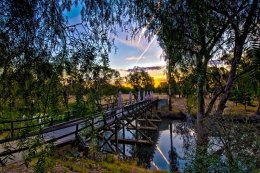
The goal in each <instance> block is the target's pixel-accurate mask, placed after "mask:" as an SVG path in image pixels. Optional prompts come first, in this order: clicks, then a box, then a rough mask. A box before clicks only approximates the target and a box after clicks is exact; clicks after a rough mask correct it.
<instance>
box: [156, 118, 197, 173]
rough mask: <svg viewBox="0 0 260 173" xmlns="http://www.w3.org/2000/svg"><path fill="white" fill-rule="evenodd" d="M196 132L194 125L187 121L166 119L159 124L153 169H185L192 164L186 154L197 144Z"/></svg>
mask: <svg viewBox="0 0 260 173" xmlns="http://www.w3.org/2000/svg"><path fill="white" fill-rule="evenodd" d="M194 134H195V133H194V130H193V127H190V126H189V124H186V123H185V122H182V121H177V120H174V121H171V120H164V121H163V122H162V123H161V124H160V126H159V139H158V141H157V145H156V148H155V149H156V150H155V154H154V156H153V158H152V161H151V162H152V163H153V164H151V169H160V170H168V171H172V172H174V171H177V170H178V171H183V170H184V168H185V166H187V165H188V164H190V160H189V159H188V158H186V156H187V155H189V154H188V153H189V152H192V146H194V145H195V136H194Z"/></svg>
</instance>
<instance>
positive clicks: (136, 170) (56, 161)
mask: <svg viewBox="0 0 260 173" xmlns="http://www.w3.org/2000/svg"><path fill="white" fill-rule="evenodd" d="M76 152H77V151H75V150H73V149H71V148H68V147H65V148H61V149H57V150H56V151H54V152H53V153H55V154H54V155H53V156H52V157H50V158H47V162H49V163H51V166H50V165H49V164H48V173H164V171H154V170H149V169H145V168H144V167H141V166H138V165H137V164H136V162H135V160H120V159H118V157H117V156H116V155H112V154H109V155H103V159H102V160H101V161H94V160H91V159H88V158H85V157H83V156H79V155H77V156H74V155H75V154H74V153H76ZM36 161H37V159H35V160H33V161H32V163H31V167H29V168H26V167H25V166H24V165H21V163H16V164H10V165H8V166H6V167H2V168H1V167H0V172H5V173H14V172H15V173H33V165H34V164H35V163H36Z"/></svg>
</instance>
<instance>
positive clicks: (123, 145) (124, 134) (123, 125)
mask: <svg viewBox="0 0 260 173" xmlns="http://www.w3.org/2000/svg"><path fill="white" fill-rule="evenodd" d="M122 124H123V139H125V121H124V120H123V123H122ZM123 155H124V156H125V144H123Z"/></svg>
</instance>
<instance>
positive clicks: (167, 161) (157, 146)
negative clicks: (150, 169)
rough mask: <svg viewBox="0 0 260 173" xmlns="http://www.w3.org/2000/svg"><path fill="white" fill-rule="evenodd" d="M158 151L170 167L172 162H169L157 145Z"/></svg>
mask: <svg viewBox="0 0 260 173" xmlns="http://www.w3.org/2000/svg"><path fill="white" fill-rule="evenodd" d="M156 149H157V150H158V151H159V153H160V154H161V155H162V157H163V159H164V160H165V161H166V162H167V164H168V165H169V164H170V162H169V160H168V159H167V158H166V157H165V155H164V154H163V152H162V150H161V149H160V147H159V146H158V145H156Z"/></svg>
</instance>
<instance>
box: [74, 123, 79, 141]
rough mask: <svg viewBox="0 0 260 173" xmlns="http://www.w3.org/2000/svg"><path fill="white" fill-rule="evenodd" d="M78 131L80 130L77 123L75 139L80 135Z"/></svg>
mask: <svg viewBox="0 0 260 173" xmlns="http://www.w3.org/2000/svg"><path fill="white" fill-rule="evenodd" d="M78 131H79V124H77V125H76V131H75V139H77V137H78Z"/></svg>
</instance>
